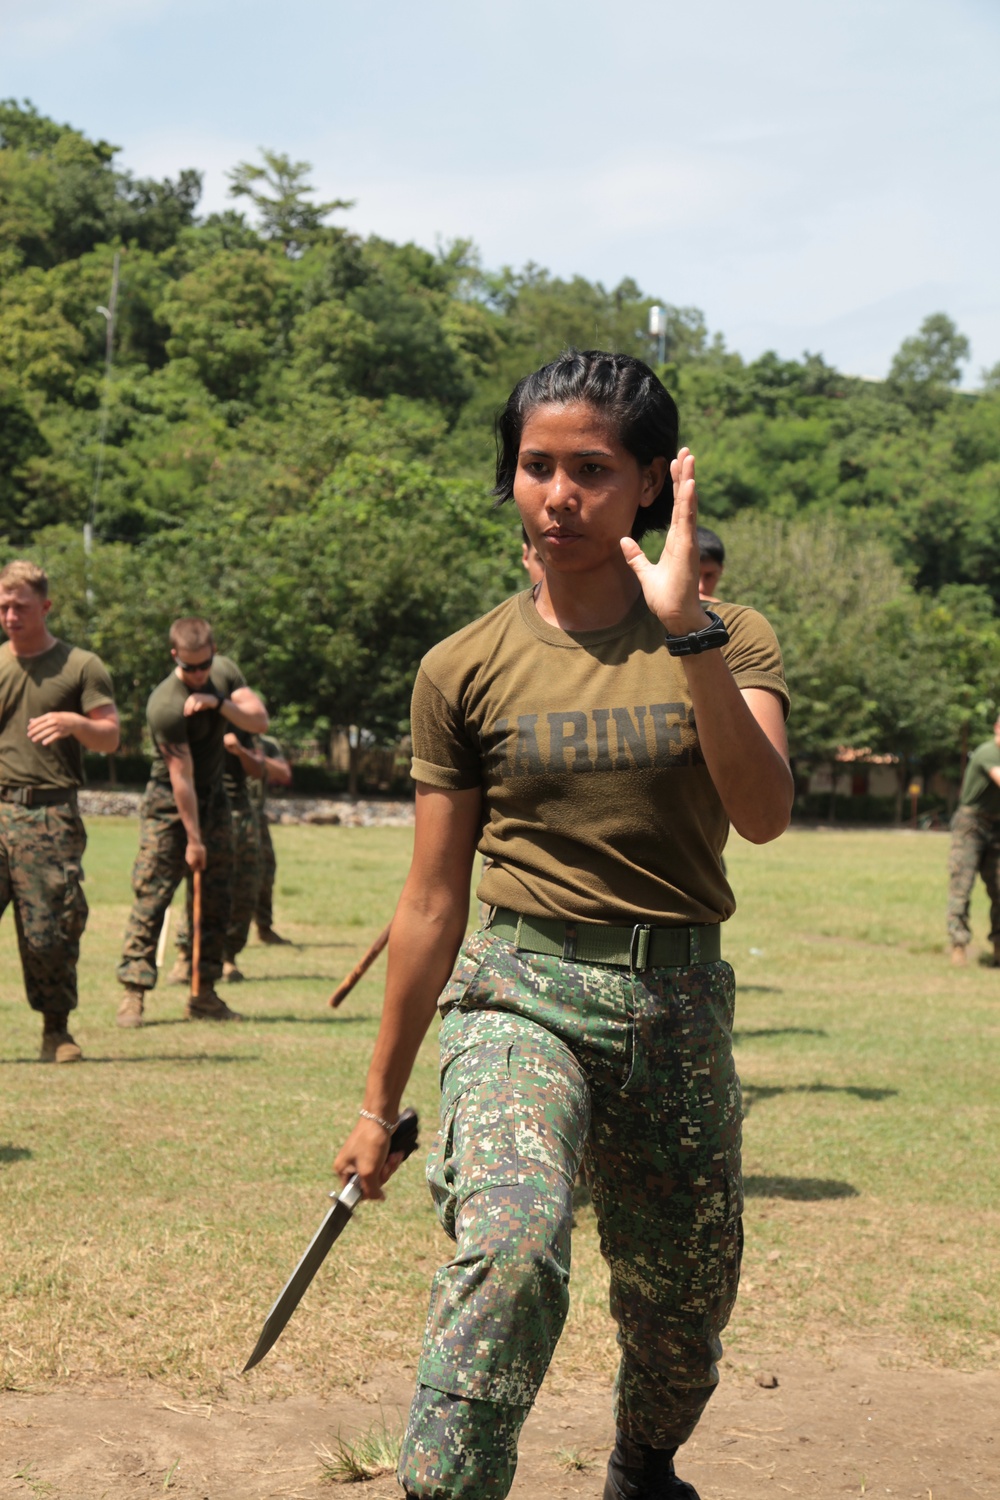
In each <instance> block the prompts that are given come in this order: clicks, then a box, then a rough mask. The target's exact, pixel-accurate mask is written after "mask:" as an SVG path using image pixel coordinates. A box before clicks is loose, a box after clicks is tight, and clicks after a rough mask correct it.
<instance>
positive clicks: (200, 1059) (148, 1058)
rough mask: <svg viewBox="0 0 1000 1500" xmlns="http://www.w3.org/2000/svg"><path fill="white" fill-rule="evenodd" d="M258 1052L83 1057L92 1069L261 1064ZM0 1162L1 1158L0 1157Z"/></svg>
mask: <svg viewBox="0 0 1000 1500" xmlns="http://www.w3.org/2000/svg"><path fill="white" fill-rule="evenodd" d="M263 1060H264V1059H263V1057H262V1055H261V1054H260V1053H259V1052H249V1053H247V1054H246V1055H245V1056H243V1057H234V1056H233V1054H232V1053H229V1052H144V1053H142V1055H141V1056H138V1057H95V1056H94V1054H93V1053H92V1052H88V1053H87V1054H86V1056H85V1057H84V1062H85V1063H86V1065H87V1067H88V1068H89V1067H93V1066H94V1065H95V1064H98V1063H126V1064H128V1063H151V1062H179V1063H257V1062H263ZM27 1066H30V1067H36V1066H43V1065H42V1064H39V1063H38V1059H37V1058H36V1057H7V1058H4V1059H2V1060H0V1068H21V1067H27ZM0 1160H2V1157H0Z"/></svg>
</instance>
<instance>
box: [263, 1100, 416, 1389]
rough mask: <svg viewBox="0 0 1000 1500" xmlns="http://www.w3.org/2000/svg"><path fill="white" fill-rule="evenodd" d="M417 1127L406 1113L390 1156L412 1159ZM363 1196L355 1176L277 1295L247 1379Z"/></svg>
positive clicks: (394, 1136) (398, 1125)
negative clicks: (399, 1155) (399, 1153)
mask: <svg viewBox="0 0 1000 1500" xmlns="http://www.w3.org/2000/svg"><path fill="white" fill-rule="evenodd" d="M418 1124H419V1121H418V1119H417V1112H416V1110H415V1109H404V1111H403V1113H402V1114H401V1115H400V1117H399V1119H398V1120H397V1121H396V1128H395V1130H394V1131H393V1132H392V1139H391V1140H390V1142H389V1154H390V1155H392V1154H393V1153H394V1152H399V1151H401V1152H402V1153H403V1159H404V1160H405V1159H406V1157H408V1156H411V1155H412V1153H413V1152H414V1151H415V1150H416V1149H417V1145H418V1141H417V1126H418ZM362 1196H363V1194H362V1191H361V1183H360V1181H359V1179H358V1175H357V1173H355V1174H354V1176H353V1177H351V1178H350V1179H349V1181H348V1182H347V1184H346V1186H345V1187H344V1189H343V1191H342V1192H341V1193H340V1194H338V1195H337V1199H336V1202H335V1203H334V1205H333V1207H332V1208H331V1209H330V1210H329V1211H328V1212H327V1215H326V1217H325V1218H324V1220H323V1222H322V1224H321V1225H320V1226H319V1228H318V1229H317V1231H316V1233H315V1234H314V1235H313V1237H312V1239H311V1240H310V1242H309V1245H308V1247H307V1249H306V1251H305V1254H304V1255H303V1256H302V1259H301V1260H300V1261H299V1263H298V1265H297V1266H296V1267H295V1270H294V1271H293V1272H292V1274H291V1276H289V1278H288V1280H287V1281H286V1282H285V1285H284V1286H283V1287H282V1289H281V1291H280V1292H279V1293H278V1296H277V1299H276V1301H275V1304H274V1306H273V1307H272V1308H271V1311H270V1312H269V1313H268V1315H267V1317H266V1318H265V1319H264V1327H263V1328H262V1329H261V1332H260V1338H259V1339H258V1340H257V1343H256V1345H255V1347H254V1351H253V1353H252V1354H251V1356H250V1358H249V1359H248V1360H247V1362H246V1364H245V1365H244V1366H243V1374H244V1375H245V1374H246V1373H247V1371H248V1370H252V1369H253V1367H254V1365H259V1364H260V1362H261V1360H262V1359H263V1358H264V1355H265V1354H266V1353H267V1351H268V1350H269V1349H270V1348H271V1346H272V1345H273V1344H274V1343H275V1342H276V1341H277V1339H278V1338H279V1336H280V1334H281V1332H282V1330H283V1329H284V1326H285V1324H286V1323H287V1322H288V1320H289V1318H290V1317H291V1316H292V1313H293V1312H294V1311H295V1309H296V1308H297V1307H298V1305H299V1303H300V1301H301V1300H302V1296H303V1293H304V1292H305V1290H306V1287H307V1286H308V1285H309V1283H310V1282H311V1281H312V1279H313V1277H314V1276H315V1275H316V1272H317V1271H318V1270H319V1268H320V1266H321V1265H322V1264H323V1262H324V1260H325V1259H326V1255H327V1252H328V1250H329V1249H330V1246H331V1245H332V1244H333V1242H334V1240H335V1239H336V1238H337V1236H338V1235H339V1234H340V1232H341V1230H342V1229H343V1228H344V1225H345V1224H346V1223H347V1222H348V1220H349V1219H350V1217H351V1215H352V1214H353V1212H354V1210H355V1208H356V1207H357V1205H358V1204H359V1203H360V1201H361V1198H362ZM330 1197H331V1198H333V1197H334V1194H333V1193H331V1194H330Z"/></svg>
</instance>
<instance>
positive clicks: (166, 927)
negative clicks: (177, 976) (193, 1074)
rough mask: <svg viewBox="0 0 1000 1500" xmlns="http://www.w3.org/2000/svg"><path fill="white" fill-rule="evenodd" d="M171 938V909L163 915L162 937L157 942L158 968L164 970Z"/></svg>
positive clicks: (168, 908)
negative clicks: (168, 940) (168, 942)
mask: <svg viewBox="0 0 1000 1500" xmlns="http://www.w3.org/2000/svg"><path fill="white" fill-rule="evenodd" d="M169 936H170V907H169V906H168V907H167V909H166V911H165V912H164V913H163V925H162V926H161V928H160V936H159V938H158V939H157V942H156V967H157V968H158V969H162V968H163V960H164V959H165V958H166V956H167V939H168V937H169Z"/></svg>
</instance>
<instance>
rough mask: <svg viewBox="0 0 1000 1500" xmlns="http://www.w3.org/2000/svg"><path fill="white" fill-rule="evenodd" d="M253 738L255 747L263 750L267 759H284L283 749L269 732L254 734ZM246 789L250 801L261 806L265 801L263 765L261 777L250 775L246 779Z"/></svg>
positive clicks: (265, 778)
mask: <svg viewBox="0 0 1000 1500" xmlns="http://www.w3.org/2000/svg"><path fill="white" fill-rule="evenodd" d="M255 739H256V744H257V749H258V750H263V752H264V756H265V758H266V759H267V760H284V758H285V752H284V750H282V748H281V746H280V745H279V743H278V741H277V740H276V739H272V737H271V736H270V735H269V734H258V735H257V736H255ZM248 791H249V793H250V801H251V802H252V803H253V804H254V806H255V807H257V808H263V806H264V804H265V803H266V802H267V767H266V766H265V767H264V774H263V776H262V777H260V778H259V779H258V778H257V777H254V776H252V777H250V778H249V779H248Z"/></svg>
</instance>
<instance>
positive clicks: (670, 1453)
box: [604, 1432, 698, 1500]
mask: <svg viewBox="0 0 1000 1500" xmlns="http://www.w3.org/2000/svg"><path fill="white" fill-rule="evenodd" d="M676 1452H677V1449H676V1448H647V1447H646V1444H645V1443H636V1442H634V1441H633V1440H632V1438H629V1437H626V1436H625V1434H624V1433H623V1432H619V1433H617V1434H616V1436H615V1448H614V1452H613V1453H612V1455H611V1457H610V1458H609V1459H608V1478H607V1482H606V1483H605V1486H604V1500H698V1491H697V1490H696V1489H695V1487H694V1485H693V1484H686V1483H685V1482H684V1480H683V1479H678V1478H677V1475H676V1474H675V1473H674V1454H675V1453H676Z"/></svg>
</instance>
